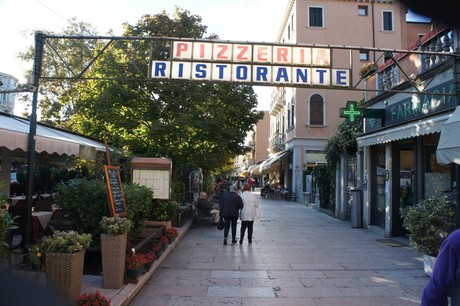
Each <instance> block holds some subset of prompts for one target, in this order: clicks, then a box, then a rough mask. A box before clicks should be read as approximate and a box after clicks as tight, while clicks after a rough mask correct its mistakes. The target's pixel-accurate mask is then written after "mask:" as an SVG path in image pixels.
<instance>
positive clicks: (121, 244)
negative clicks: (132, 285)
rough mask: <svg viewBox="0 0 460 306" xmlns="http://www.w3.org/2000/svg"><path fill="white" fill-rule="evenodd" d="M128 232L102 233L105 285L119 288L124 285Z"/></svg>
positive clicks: (109, 287)
mask: <svg viewBox="0 0 460 306" xmlns="http://www.w3.org/2000/svg"><path fill="white" fill-rule="evenodd" d="M126 241H127V234H122V235H116V236H112V235H105V234H101V253H102V275H103V286H104V288H106V289H118V288H121V286H123V279H124V274H125V260H126Z"/></svg>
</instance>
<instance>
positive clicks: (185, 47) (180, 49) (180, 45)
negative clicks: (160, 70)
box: [175, 43, 188, 58]
mask: <svg viewBox="0 0 460 306" xmlns="http://www.w3.org/2000/svg"><path fill="white" fill-rule="evenodd" d="M176 47H177V49H176V56H175V57H177V58H181V57H182V56H181V53H182V52H187V51H188V43H177V45H176Z"/></svg>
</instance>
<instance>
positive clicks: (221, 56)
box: [216, 45, 229, 60]
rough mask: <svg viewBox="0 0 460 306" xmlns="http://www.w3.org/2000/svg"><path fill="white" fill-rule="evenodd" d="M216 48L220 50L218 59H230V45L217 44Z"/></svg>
mask: <svg viewBox="0 0 460 306" xmlns="http://www.w3.org/2000/svg"><path fill="white" fill-rule="evenodd" d="M216 48H217V49H218V50H219V51H218V52H217V55H216V60H226V59H229V56H228V53H227V52H228V45H216Z"/></svg>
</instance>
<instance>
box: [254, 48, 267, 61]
mask: <svg viewBox="0 0 460 306" xmlns="http://www.w3.org/2000/svg"><path fill="white" fill-rule="evenodd" d="M256 61H257V62H268V47H259V48H257V60H256Z"/></svg>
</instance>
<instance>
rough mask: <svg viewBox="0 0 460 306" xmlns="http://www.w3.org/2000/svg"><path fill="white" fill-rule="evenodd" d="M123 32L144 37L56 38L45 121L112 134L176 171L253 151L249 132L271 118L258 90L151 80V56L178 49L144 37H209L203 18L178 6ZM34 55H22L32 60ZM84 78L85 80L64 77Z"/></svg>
mask: <svg viewBox="0 0 460 306" xmlns="http://www.w3.org/2000/svg"><path fill="white" fill-rule="evenodd" d="M123 27H124V33H123V36H126V37H139V38H140V39H136V40H113V41H110V42H109V43H103V42H101V41H98V40H97V39H86V40H85V39H80V40H72V39H59V40H55V39H51V40H49V41H51V43H52V45H51V44H50V43H49V42H48V40H47V45H46V47H47V48H48V49H47V50H48V52H47V51H45V56H44V58H43V75H44V76H45V78H44V81H43V82H41V83H40V86H39V88H40V93H41V99H40V102H39V105H40V110H41V118H42V119H43V120H45V121H47V122H48V123H52V124H55V125H59V126H61V127H65V128H68V129H71V130H73V131H76V132H80V133H82V134H84V135H87V136H92V137H95V138H99V139H100V138H101V135H102V134H106V135H107V138H108V140H109V142H111V144H112V145H115V146H117V147H119V148H125V149H128V150H129V151H131V152H132V153H133V154H135V155H139V156H148V157H170V158H172V159H173V164H174V165H176V166H179V165H184V164H186V163H190V162H191V163H194V164H195V165H197V166H198V167H200V168H202V169H203V170H205V171H210V172H219V171H221V170H226V169H228V167H229V166H230V164H231V163H230V161H231V159H232V158H233V157H234V156H236V155H239V154H243V153H245V151H246V150H248V148H246V147H245V146H244V140H245V138H246V134H247V132H248V131H249V130H251V129H252V127H253V126H254V125H255V124H256V123H257V121H258V120H260V119H261V118H262V117H263V113H261V112H259V111H257V110H256V106H257V97H256V95H255V93H254V91H253V89H252V87H250V86H245V85H228V84H226V85H222V84H210V83H192V82H181V83H174V82H161V81H154V80H151V79H148V78H146V77H145V76H148V69H149V60H150V56H151V55H152V56H153V58H154V59H167V58H169V52H170V46H169V43H168V42H167V41H155V42H152V41H151V40H148V39H145V40H142V39H141V38H142V37H181V38H203V36H204V35H205V33H206V29H207V27H206V26H204V25H202V23H201V17H199V16H197V15H191V14H190V12H188V11H187V10H183V9H180V8H178V7H176V9H175V11H174V14H173V16H172V17H170V16H169V15H168V14H167V13H166V12H165V11H163V12H161V13H159V14H156V15H144V16H142V17H141V18H140V19H139V21H138V22H137V23H136V24H135V25H130V24H127V23H125V24H123ZM64 33H65V34H67V35H76V34H77V35H82V34H85V33H89V34H90V35H96V32H95V31H94V30H93V29H92V28H91V26H90V25H88V24H84V23H78V22H77V21H75V20H72V22H71V24H70V26H69V28H68V29H67V30H66V31H64ZM215 36H216V35H215V34H214V35H213V37H215ZM50 48H51V49H50ZM51 50H55V51H56V52H54V53H53V52H51ZM32 51H33V50H32V49H29V50H28V51H26V52H25V53H24V54H22V55H21V56H22V58H23V59H24V60H31V58H33V52H32ZM56 54H59V56H56ZM94 59H96V60H94ZM93 60H94V62H92V61H93ZM88 63H91V65H88ZM86 66H88V67H89V69H86V68H85V67H86ZM79 74H82V75H83V76H84V77H85V80H80V81H75V80H62V79H59V77H60V76H67V77H68V76H71V77H75V76H76V75H79ZM49 76H52V77H51V78H46V77H49ZM56 78H57V79H56Z"/></svg>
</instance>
